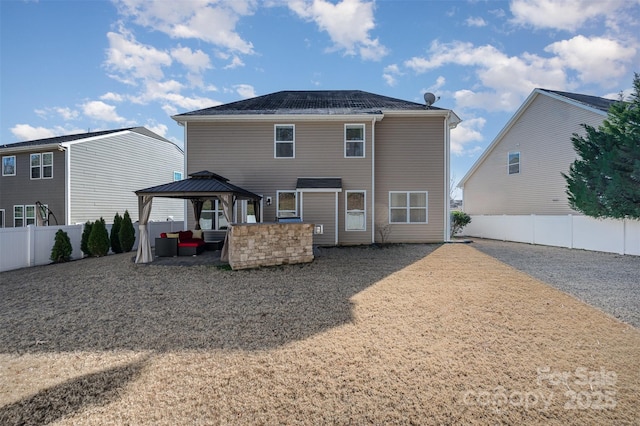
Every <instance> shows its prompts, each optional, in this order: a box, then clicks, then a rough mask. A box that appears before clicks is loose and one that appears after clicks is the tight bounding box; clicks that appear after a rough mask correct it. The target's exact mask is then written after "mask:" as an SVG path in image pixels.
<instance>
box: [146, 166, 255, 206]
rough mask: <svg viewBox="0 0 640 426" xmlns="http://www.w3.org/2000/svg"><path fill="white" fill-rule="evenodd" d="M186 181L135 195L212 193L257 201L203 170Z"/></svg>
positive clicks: (242, 190) (187, 196)
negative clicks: (231, 194) (227, 194)
mask: <svg viewBox="0 0 640 426" xmlns="http://www.w3.org/2000/svg"><path fill="white" fill-rule="evenodd" d="M189 176H192V177H190V178H188V179H183V180H179V181H176V182H170V183H165V184H163V185H157V186H152V187H150V188H145V189H140V190H138V191H135V193H136V195H155V196H158V197H174V198H200V197H204V196H207V195H212V193H216V192H217V193H222V192H224V193H233V194H234V195H236V196H238V197H240V198H243V199H253V200H259V199H260V198H262V197H260V196H259V195H256V194H254V193H253V192H250V191H247V190H246V189H243V188H240V187H239V186H236V185H233V184H230V183H229V182H228V179H226V178H223V177H222V176H220V175H217V174H215V173H212V172H209V171H207V170H203V171H201V172H196V173H192V174H190V175H189Z"/></svg>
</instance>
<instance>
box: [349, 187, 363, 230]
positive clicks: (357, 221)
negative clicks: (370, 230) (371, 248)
mask: <svg viewBox="0 0 640 426" xmlns="http://www.w3.org/2000/svg"><path fill="white" fill-rule="evenodd" d="M345 197H346V203H345V204H346V209H347V216H346V220H345V223H346V230H347V231H366V230H367V220H366V217H367V214H366V207H365V206H366V193H365V191H346V192H345Z"/></svg>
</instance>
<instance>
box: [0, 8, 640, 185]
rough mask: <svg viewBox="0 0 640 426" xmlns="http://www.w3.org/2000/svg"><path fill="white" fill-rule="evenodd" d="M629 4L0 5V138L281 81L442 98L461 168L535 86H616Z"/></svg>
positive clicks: (157, 127) (95, 122)
mask: <svg viewBox="0 0 640 426" xmlns="http://www.w3.org/2000/svg"><path fill="white" fill-rule="evenodd" d="M638 34H640V0H512V1H480V0H472V1H418V0H415V1H403V0H377V1H372V0H342V1H338V0H263V1H258V0H231V1H222V0H219V1H207V0H175V1H174V0H162V1H156V2H151V1H145V0H114V1H106V0H104V1H102V0H95V1H79V0H78V1H64V0H41V1H19V0H2V1H1V2H0V43H1V45H0V48H1V50H0V55H1V56H0V131H1V133H0V143H2V144H4V143H11V142H17V141H22V140H31V139H39V138H45V137H51V136H57V135H62V134H70V133H78V132H84V131H87V130H89V129H90V130H91V131H95V130H102V129H114V128H121V127H129V126H138V125H140V126H146V127H148V128H149V129H151V130H153V131H155V132H156V133H158V134H160V135H162V136H164V137H166V138H168V139H170V140H173V141H175V142H176V143H178V144H179V145H181V144H182V139H183V134H182V128H181V127H180V126H178V125H177V124H176V123H175V122H174V121H173V120H172V119H171V118H170V116H171V115H173V114H176V113H181V112H185V111H191V110H195V109H200V108H206V107H210V106H214V105H218V104H221V103H227V102H233V101H236V100H240V99H244V98H247V97H252V96H259V95H263V94H267V93H272V92H276V91H280V90H333V89H359V90H365V91H369V92H373V93H378V94H382V95H386V96H392V97H396V98H400V99H406V100H412V101H416V102H422V95H423V93H424V92H425V91H430V92H433V93H435V94H436V95H437V96H440V100H439V101H438V102H437V103H436V104H435V105H436V106H439V107H442V108H450V109H453V110H454V111H455V112H456V113H457V114H458V116H460V117H461V118H462V119H463V122H462V123H461V124H460V125H459V126H458V128H457V129H455V130H453V131H452V147H451V148H452V158H451V166H452V173H453V175H454V176H455V178H456V180H459V179H461V178H462V177H463V176H464V174H465V173H466V172H467V171H468V169H469V168H470V167H471V165H472V164H473V162H474V161H475V160H476V159H477V158H478V157H479V156H480V154H481V153H482V151H483V150H484V149H485V148H486V147H487V146H488V145H489V143H490V142H491V141H492V140H493V138H494V137H495V136H496V135H497V134H498V132H499V131H500V130H501V129H502V127H503V126H504V125H505V124H506V122H507V121H508V120H509V118H510V117H511V116H512V115H513V113H514V112H515V111H516V110H517V108H518V107H519V106H520V105H521V104H522V102H523V101H524V99H525V98H526V97H527V96H528V95H529V94H530V93H531V91H532V90H533V89H534V88H536V87H542V88H546V89H553V90H564V91H571V92H576V93H585V94H591V95H596V96H605V97H615V96H616V95H617V93H619V92H621V91H630V88H631V83H632V80H633V72H634V71H635V72H640V40H639V38H640V37H639V36H638Z"/></svg>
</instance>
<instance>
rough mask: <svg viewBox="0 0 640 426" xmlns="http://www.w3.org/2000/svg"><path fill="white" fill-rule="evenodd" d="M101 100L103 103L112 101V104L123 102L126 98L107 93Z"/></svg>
mask: <svg viewBox="0 0 640 426" xmlns="http://www.w3.org/2000/svg"><path fill="white" fill-rule="evenodd" d="M100 99H101V100H103V101H111V102H122V101H123V100H124V98H123V97H122V95H119V94H117V93H113V92H107V93H105V94H104V95H102V96H100Z"/></svg>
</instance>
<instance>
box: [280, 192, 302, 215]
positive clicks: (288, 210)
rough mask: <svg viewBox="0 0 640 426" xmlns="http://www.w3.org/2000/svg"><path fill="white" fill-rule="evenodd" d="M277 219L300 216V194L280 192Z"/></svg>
mask: <svg viewBox="0 0 640 426" xmlns="http://www.w3.org/2000/svg"><path fill="white" fill-rule="evenodd" d="M276 202H277V205H276V209H277V217H296V216H298V193H297V192H296V191H278V196H277V200H276Z"/></svg>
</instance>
